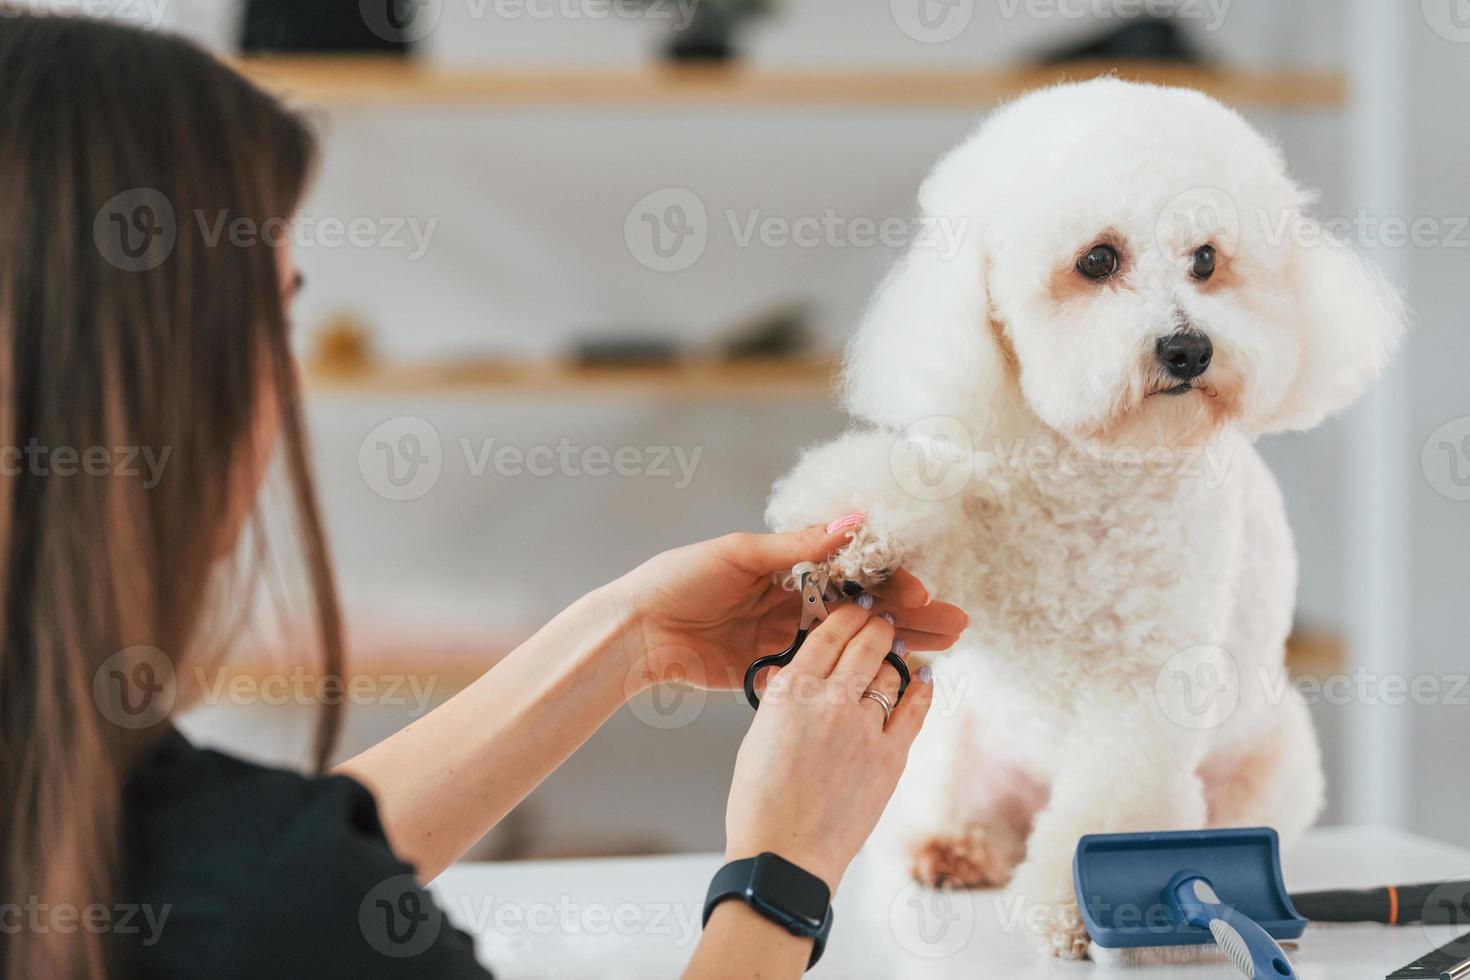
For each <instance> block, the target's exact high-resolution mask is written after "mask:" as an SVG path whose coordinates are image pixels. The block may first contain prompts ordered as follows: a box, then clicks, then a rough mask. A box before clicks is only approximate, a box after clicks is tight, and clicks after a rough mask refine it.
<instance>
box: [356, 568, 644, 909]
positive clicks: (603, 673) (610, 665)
mask: <svg viewBox="0 0 1470 980" xmlns="http://www.w3.org/2000/svg"><path fill="white" fill-rule="evenodd" d="M640 644H641V634H640V633H639V632H638V629H637V627H636V624H635V623H634V621H633V617H632V614H631V612H630V611H628V610H626V609H623V608H620V605H619V603H618V602H617V601H616V600H615V599H614V598H613V593H612V591H611V590H610V589H599V590H597V591H595V592H592V593H590V594H589V595H587V596H585V597H583V598H582V599H579V600H578V601H577V602H576V603H574V604H573V605H572V606H571V607H569V608H568V609H566V610H565V611H564V612H562V613H561V614H560V615H559V616H557V617H556V618H555V619H553V620H552V621H551V622H550V623H548V624H547V625H546V626H545V627H544V628H542V629H541V630H540V631H538V632H537V633H536V635H535V636H533V637H531V638H530V639H529V640H527V641H526V642H525V643H523V644H521V646H519V647H517V648H516V649H515V650H514V651H513V652H512V653H511V654H510V655H509V656H507V657H506V658H505V659H504V660H502V661H501V662H500V663H499V664H497V665H496V666H495V667H494V669H492V670H490V671H488V672H486V673H485V674H484V675H483V676H482V677H481V678H480V679H479V680H477V681H476V682H475V683H473V684H472V685H470V686H469V687H468V688H466V689H465V690H464V691H461V692H460V693H459V694H457V695H455V696H454V697H453V698H451V699H450V700H449V701H448V702H446V703H445V704H443V705H442V706H440V707H439V708H438V709H436V710H434V711H432V712H430V713H429V714H427V715H425V716H424V717H423V718H420V719H419V720H417V721H415V722H414V723H413V724H411V725H409V726H408V727H407V728H404V729H403V730H402V731H400V732H398V733H397V734H395V735H392V736H390V737H389V738H387V739H384V740H383V741H382V742H380V743H379V744H377V745H375V746H374V747H373V748H371V749H368V750H367V751H366V752H363V753H362V754H361V755H358V756H356V757H354V758H352V759H350V760H348V761H347V762H345V763H343V764H342V765H341V766H340V767H339V768H338V771H339V772H342V773H345V774H346V775H349V776H352V777H353V778H355V779H357V780H358V781H360V782H362V783H363V784H364V785H366V786H367V787H368V788H369V789H370V790H372V792H373V795H374V796H375V797H376V799H377V804H378V812H379V814H380V816H381V819H382V821H383V826H384V829H385V831H386V832H387V836H388V841H389V843H390V844H392V846H393V849H394V852H395V853H397V854H398V856H399V857H401V858H403V859H404V860H405V861H408V862H409V863H411V864H412V865H413V866H414V868H415V869H416V871H417V872H418V875H419V877H420V878H422V879H423V880H426V881H427V880H429V879H431V878H433V877H435V876H436V875H438V873H439V872H440V871H442V870H443V869H444V868H446V867H447V866H448V865H449V864H450V863H452V862H453V861H455V860H456V859H457V858H459V857H460V856H461V855H462V854H463V853H464V852H465V851H466V850H467V849H468V848H469V847H470V846H471V845H473V844H474V843H475V842H476V841H477V840H479V839H480V838H481V837H482V836H484V834H485V833H486V832H487V831H488V830H489V829H490V828H491V827H493V826H495V824H496V823H497V822H499V821H500V819H501V818H502V817H504V816H505V815H506V814H507V813H508V812H509V811H510V810H511V808H512V807H514V806H515V805H516V804H517V803H519V802H520V801H521V800H522V799H524V798H525V797H526V795H527V794H528V793H530V792H531V790H533V789H535V788H536V786H537V785H539V784H540V782H541V781H542V780H543V779H545V778H546V776H547V775H548V774H550V773H551V772H552V770H554V769H556V768H557V767H558V766H560V765H561V764H562V763H563V762H564V761H566V759H567V758H568V757H569V756H570V755H571V754H572V753H573V752H574V751H576V750H577V748H578V747H580V746H581V745H582V743H583V742H585V741H586V740H587V739H588V738H589V737H590V736H591V735H592V733H593V732H595V731H596V730H597V729H598V728H599V727H601V726H602V724H603V723H604V722H606V721H607V719H608V718H609V717H611V716H612V714H613V712H615V711H617V709H618V707H619V706H620V705H622V704H623V703H624V701H625V700H626V699H627V697H628V695H629V694H631V693H633V691H634V689H636V687H637V686H638V684H637V683H636V678H635V677H634V676H633V674H632V673H631V671H632V668H633V665H634V664H636V663H637V662H638V657H639V656H641V645H640ZM630 679H632V680H633V681H634V682H635V683H630Z"/></svg>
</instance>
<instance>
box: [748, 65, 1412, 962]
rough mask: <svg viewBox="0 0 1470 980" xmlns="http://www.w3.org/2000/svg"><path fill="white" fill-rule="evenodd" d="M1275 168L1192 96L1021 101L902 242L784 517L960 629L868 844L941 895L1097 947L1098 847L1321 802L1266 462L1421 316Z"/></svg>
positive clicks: (1059, 943)
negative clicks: (850, 533)
mask: <svg viewBox="0 0 1470 980" xmlns="http://www.w3.org/2000/svg"><path fill="white" fill-rule="evenodd" d="M1309 201H1310V197H1309V195H1308V194H1307V193H1304V192H1303V191H1302V190H1301V189H1300V188H1298V187H1297V186H1296V184H1294V183H1293V182H1292V180H1291V178H1290V177H1289V176H1288V174H1287V172H1286V168H1285V164H1284V162H1283V160H1282V157H1281V154H1280V152H1279V151H1278V150H1277V149H1276V147H1275V146H1274V145H1273V144H1272V143H1270V142H1268V141H1267V140H1266V139H1264V138H1263V137H1262V136H1261V135H1260V134H1258V133H1257V132H1256V131H1254V130H1253V129H1252V128H1251V127H1250V126H1249V125H1248V124H1247V123H1246V122H1245V121H1244V120H1243V119H1241V117H1240V116H1239V115H1237V114H1236V113H1235V112H1233V111H1231V110H1230V109H1227V108H1225V107H1224V106H1222V105H1220V104H1219V103H1217V102H1215V101H1214V100H1212V99H1210V98H1208V97H1206V96H1204V95H1202V94H1200V93H1197V92H1193V91H1187V90H1182V89H1170V88H1160V87H1155V86H1148V85H1138V84H1131V83H1126V82H1122V81H1118V80H1115V79H1104V80H1098V81H1091V82H1086V83H1082V84H1076V85H1063V86H1059V87H1056V88H1051V89H1047V90H1044V91H1039V92H1036V93H1033V94H1030V95H1027V96H1025V97H1023V98H1021V99H1019V100H1017V101H1016V102H1014V103H1012V104H1010V105H1008V106H1005V107H1003V108H1001V109H1000V110H998V111H997V112H995V113H994V114H993V115H991V116H990V117H989V118H988V119H987V120H986V121H985V122H984V123H983V125H982V126H981V127H980V128H979V130H978V131H977V132H976V133H975V135H974V136H973V137H972V138H970V139H969V140H968V141H966V142H965V143H963V144H962V145H961V146H959V147H958V148H957V149H956V150H954V151H953V152H951V153H950V154H949V155H948V156H947V157H946V158H945V159H944V160H943V161H942V162H941V163H940V164H939V165H938V166H937V168H936V169H935V170H934V172H933V174H932V175H931V176H930V177H929V178H928V179H927V180H926V181H925V182H924V185H923V188H922V190H921V193H920V203H921V206H922V210H923V213H924V215H925V217H926V218H927V219H929V220H930V221H931V222H940V221H942V222H948V223H949V225H950V227H951V228H955V227H960V228H962V229H963V235H962V238H961V241H962V245H961V246H960V247H959V249H958V250H957V251H955V250H953V249H951V250H950V251H948V252H946V251H943V250H941V249H940V248H939V247H938V246H937V245H936V244H935V243H934V242H929V241H926V242H919V243H916V244H915V245H914V246H913V247H912V248H911V249H910V250H909V252H908V254H907V255H906V256H905V257H904V258H903V259H902V260H901V261H900V262H899V264H898V265H897V267H896V268H895V269H894V270H893V271H892V273H891V274H890V275H889V277H888V279H887V281H886V282H884V284H883V285H882V287H881V288H880V289H879V291H878V293H877V295H876V297H875V299H874V300H873V303H872V305H871V307H870V309H869V312H868V314H867V317H866V321H865V323H864V324H863V325H862V328H861V330H860V331H859V333H858V335H857V337H856V339H855V341H854V343H853V345H852V348H851V350H850V352H849V356H848V360H847V364H846V369H845V394H846V404H847V406H848V408H849V410H850V411H851V413H852V414H853V415H854V416H855V417H856V419H857V420H858V425H857V427H855V428H854V429H853V430H852V431H850V432H849V433H848V434H846V435H844V436H842V437H841V438H839V439H838V440H836V441H835V442H832V443H830V444H827V445H824V446H820V447H818V448H815V449H813V450H811V451H809V452H807V453H806V454H805V456H804V458H803V459H802V460H801V462H800V464H799V465H798V466H797V467H796V469H795V470H794V471H793V472H792V473H791V474H790V475H788V476H787V477H785V478H784V479H783V480H781V481H780V482H779V483H778V484H777V486H776V489H775V492H774V494H773V497H772V500H771V503H770V509H769V512H768V520H769V522H770V524H771V525H772V526H773V527H775V528H777V529H791V528H798V527H803V526H807V525H811V524H814V523H818V522H821V521H825V520H828V519H829V518H831V517H832V516H833V515H836V514H843V513H847V512H850V511H861V512H862V513H864V514H866V515H867V523H866V524H865V525H864V526H863V527H862V528H861V530H860V531H859V532H858V533H856V534H855V535H854V537H853V540H852V542H851V545H850V546H849V547H848V548H846V550H844V551H843V552H841V553H840V554H839V555H838V556H836V557H835V558H834V559H833V561H832V562H831V571H832V574H833V576H834V578H835V579H837V580H840V581H847V582H855V583H867V584H870V583H871V582H873V581H874V580H876V579H878V578H881V577H882V575H883V574H884V572H885V570H887V569H891V568H895V567H897V566H899V565H904V566H907V567H910V568H912V569H913V570H914V571H915V572H916V573H917V574H919V575H920V576H921V577H922V578H923V579H924V580H925V581H926V582H927V583H928V584H929V585H930V586H931V587H932V588H933V589H934V590H935V592H936V594H937V595H941V596H943V597H944V598H945V599H946V600H949V601H953V602H956V603H958V604H959V605H960V606H962V607H963V608H964V609H965V610H966V611H967V612H968V613H969V614H970V615H971V617H972V620H973V623H972V625H971V627H970V629H969V630H968V631H967V633H966V634H965V636H964V637H963V639H962V640H961V644H960V646H959V647H958V648H957V649H956V651H955V652H954V653H953V654H950V655H948V656H946V657H944V658H942V659H941V660H940V661H939V662H938V663H937V665H936V674H937V678H936V683H937V688H936V703H935V709H934V712H933V714H932V716H931V721H930V723H929V726H928V727H927V729H926V731H925V733H924V735H923V736H922V738H921V741H920V743H919V744H918V746H917V747H916V748H915V751H914V754H913V756H912V757H911V761H910V765H909V770H908V772H907V773H906V774H905V776H904V781H903V784H902V785H901V787H900V789H899V794H898V796H897V797H896V798H895V802H894V804H893V806H891V807H890V808H889V812H888V814H886V815H885V817H884V823H883V827H882V828H881V829H880V834H879V836H878V838H876V840H878V841H880V842H884V841H886V844H882V843H880V845H879V846H886V847H887V849H888V850H889V851H890V852H891V853H896V854H903V855H904V856H905V859H906V860H907V861H908V862H910V865H909V867H910V869H911V871H912V873H913V874H914V875H916V876H917V877H919V878H920V879H921V880H925V881H931V882H933V881H939V882H945V883H958V884H962V885H966V886H987V885H989V886H999V885H1003V884H1006V883H1010V884H1011V885H1012V886H1013V888H1014V889H1015V894H1016V896H1018V897H1019V898H1020V899H1021V900H1022V901H1024V902H1025V903H1026V906H1027V916H1026V921H1027V922H1028V923H1032V930H1033V931H1034V932H1035V933H1036V934H1037V936H1038V938H1039V940H1040V941H1041V944H1042V945H1043V946H1044V947H1045V948H1047V949H1049V950H1051V951H1052V952H1055V953H1058V954H1061V955H1081V954H1082V953H1083V951H1084V950H1085V942H1086V939H1085V932H1084V930H1083V928H1082V926H1081V924H1080V921H1079V920H1078V918H1077V915H1076V907H1075V904H1074V901H1073V893H1072V883H1071V861H1072V855H1073V852H1074V850H1075V846H1076V843H1077V838H1078V837H1079V836H1080V835H1082V834H1085V833H1098V832H1114V831H1141V830H1166V829H1181V828H1198V827H1204V826H1243V825H1261V824H1264V825H1269V826H1273V827H1275V828H1276V829H1277V830H1278V831H1280V833H1281V835H1282V837H1283V839H1284V840H1286V841H1288V842H1289V841H1290V840H1291V839H1292V838H1293V837H1295V836H1296V835H1298V834H1299V833H1300V832H1301V831H1302V830H1303V829H1305V828H1306V827H1307V826H1308V825H1309V824H1310V823H1311V822H1312V820H1313V819H1314V817H1315V815H1316V813H1317V811H1318V809H1319V807H1320V805H1321V801H1322V793H1323V780H1322V774H1321V766H1320V759H1319V755H1318V748H1317V743H1316V736H1315V734H1314V732H1313V730H1312V727H1311V723H1310V720H1309V719H1308V717H1307V713H1306V710H1305V708H1304V707H1303V706H1302V704H1301V703H1299V701H1297V700H1295V699H1293V698H1291V697H1289V696H1288V695H1287V694H1286V689H1285V687H1284V681H1283V679H1282V678H1283V667H1282V661H1283V652H1284V645H1285V640H1286V637H1287V632H1288V630H1289V628H1290V626H1291V620H1292V606H1293V602H1294V592H1295V587H1296V555H1295V551H1294V548H1293V545H1292V540H1291V534H1290V531H1289V529H1288V527H1287V524H1286V519H1285V514H1284V511H1283V508H1282V503H1281V497H1280V492H1279V491H1278V489H1277V487H1276V483H1275V481H1274V480H1273V478H1272V476H1271V474H1270V472H1269V471H1268V470H1267V468H1266V466H1265V465H1264V464H1263V462H1262V461H1261V459H1260V458H1259V456H1258V455H1257V454H1256V452H1255V450H1254V448H1253V447H1252V440H1253V439H1254V438H1255V437H1256V436H1258V435H1260V434H1262V433H1267V432H1273V431H1280V430H1287V429H1302V428H1307V427H1309V426H1312V425H1314V424H1316V423H1317V422H1319V421H1320V420H1321V419H1323V418H1324V417H1325V416H1327V415H1329V414H1330V413H1333V412H1335V411H1337V410H1339V409H1342V408H1343V407H1345V406H1346V405H1347V404H1348V403H1349V402H1350V401H1351V400H1352V399H1353V398H1354V397H1355V396H1356V395H1357V394H1358V393H1359V392H1360V391H1361V390H1362V389H1363V388H1364V387H1365V386H1366V385H1367V384H1368V383H1369V382H1370V381H1371V380H1372V379H1373V378H1374V377H1375V376H1376V375H1377V374H1378V373H1379V372H1380V371H1381V370H1382V368H1383V367H1384V365H1385V363H1386V361H1387V359H1388V357H1389V355H1390V354H1391V352H1392V349H1393V347H1394V346H1395V343H1396V341H1397V338H1398V336H1399V334H1400V332H1401V327H1402V323H1403V319H1404V316H1403V310H1402V307H1401V305H1400V303H1399V301H1398V299H1397V297H1396V295H1395V294H1394V292H1393V291H1392V290H1391V289H1390V288H1388V287H1387V286H1386V285H1385V284H1384V282H1383V281H1381V279H1380V278H1379V277H1378V276H1377V275H1376V274H1375V273H1374V272H1372V271H1371V270H1370V268H1369V267H1368V266H1366V265H1365V264H1364V263H1363V262H1362V261H1360V260H1359V259H1358V258H1357V257H1356V256H1355V254H1354V253H1353V252H1352V250H1351V249H1350V248H1349V247H1347V246H1346V245H1345V244H1343V243H1341V242H1337V241H1334V240H1332V239H1331V238H1330V237H1329V236H1327V235H1325V234H1324V233H1323V232H1322V230H1321V228H1320V226H1319V225H1318V224H1316V223H1315V222H1313V221H1312V220H1311V219H1309V218H1308V217H1306V215H1305V214H1304V208H1305V207H1306V205H1307V204H1308V203H1309Z"/></svg>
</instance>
